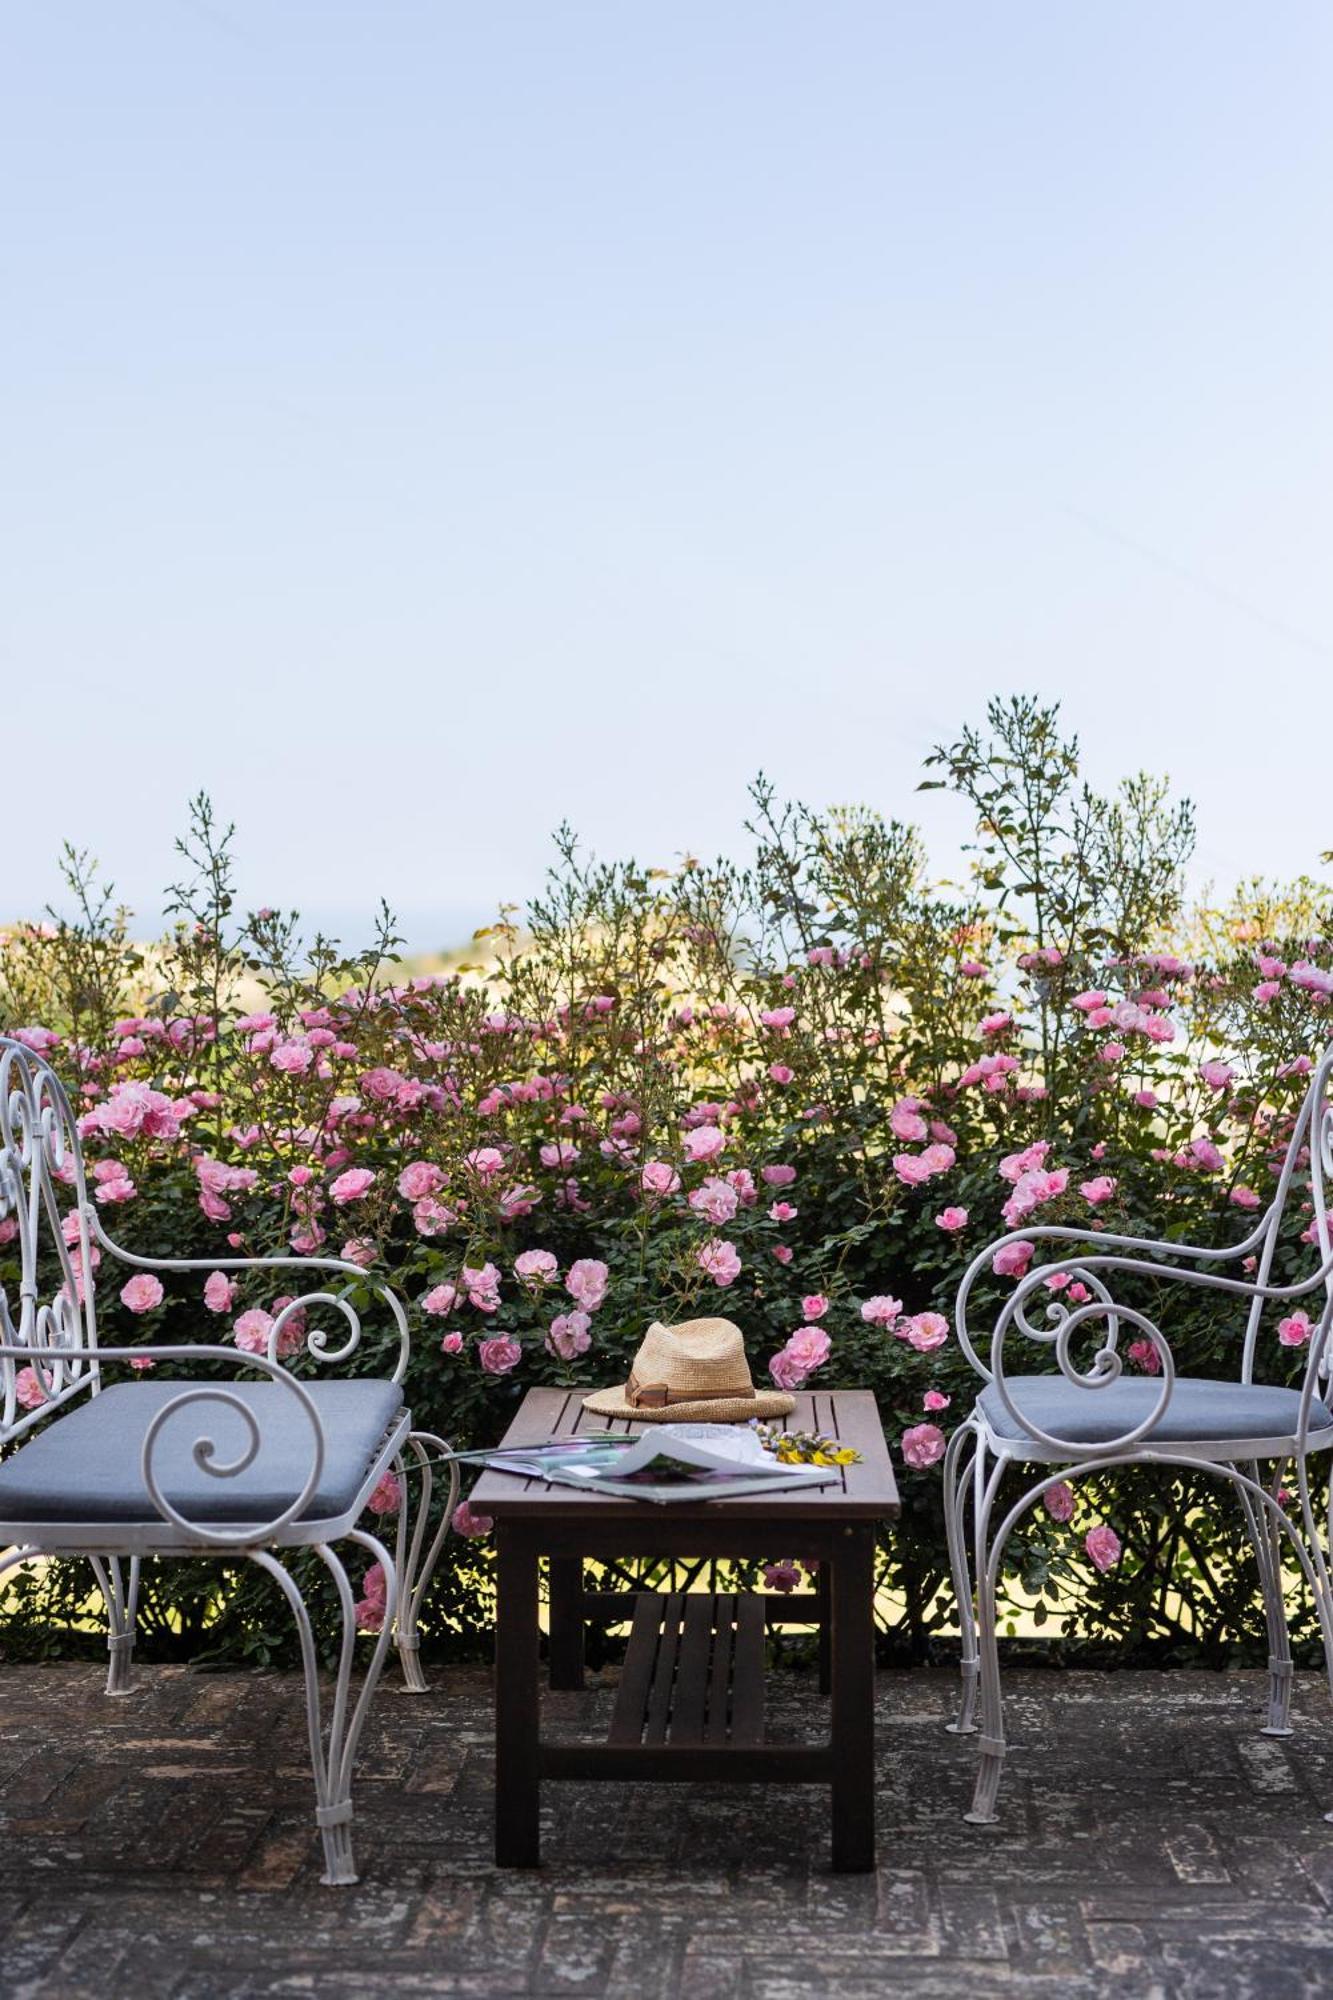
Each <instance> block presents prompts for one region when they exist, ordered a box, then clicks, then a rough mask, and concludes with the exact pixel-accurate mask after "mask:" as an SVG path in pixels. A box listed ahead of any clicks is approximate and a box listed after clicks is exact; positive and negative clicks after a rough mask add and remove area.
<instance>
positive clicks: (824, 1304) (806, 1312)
mask: <svg viewBox="0 0 1333 2000" xmlns="http://www.w3.org/2000/svg"><path fill="white" fill-rule="evenodd" d="M828 1309H829V1300H828V1299H826V1298H825V1296H824V1294H823V1293H822V1292H808V1293H807V1294H806V1296H805V1297H804V1298H803V1299H802V1300H801V1316H802V1318H803V1319H806V1320H815V1319H823V1317H824V1315H825V1314H826V1313H827V1311H828Z"/></svg>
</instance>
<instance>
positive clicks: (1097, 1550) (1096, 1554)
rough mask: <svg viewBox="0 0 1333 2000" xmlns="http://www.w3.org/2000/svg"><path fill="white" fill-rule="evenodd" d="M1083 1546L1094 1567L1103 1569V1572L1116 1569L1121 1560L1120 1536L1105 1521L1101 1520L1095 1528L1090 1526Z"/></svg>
mask: <svg viewBox="0 0 1333 2000" xmlns="http://www.w3.org/2000/svg"><path fill="white" fill-rule="evenodd" d="M1083 1546H1084V1548H1085V1549H1086V1550H1087V1552H1088V1555H1089V1557H1090V1558H1091V1561H1092V1564H1093V1567H1094V1568H1095V1569H1099V1570H1101V1571H1102V1573H1103V1574H1105V1572H1106V1571H1107V1570H1108V1569H1114V1568H1115V1566H1116V1564H1117V1563H1118V1562H1119V1560H1120V1556H1121V1548H1120V1537H1119V1535H1117V1533H1116V1531H1115V1529H1114V1528H1108V1527H1107V1526H1106V1524H1105V1522H1099V1523H1098V1525H1097V1526H1096V1527H1095V1528H1089V1530H1088V1532H1087V1534H1086V1535H1085V1536H1084V1537H1083Z"/></svg>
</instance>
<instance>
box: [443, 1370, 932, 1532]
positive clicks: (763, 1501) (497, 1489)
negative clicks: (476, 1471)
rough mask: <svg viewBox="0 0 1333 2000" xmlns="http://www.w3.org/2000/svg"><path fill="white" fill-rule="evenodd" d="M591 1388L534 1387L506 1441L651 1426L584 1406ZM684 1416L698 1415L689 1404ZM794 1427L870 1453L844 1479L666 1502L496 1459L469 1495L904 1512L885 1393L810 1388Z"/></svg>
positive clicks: (857, 1514) (480, 1505)
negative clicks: (549, 1476) (529, 1475)
mask: <svg viewBox="0 0 1333 2000" xmlns="http://www.w3.org/2000/svg"><path fill="white" fill-rule="evenodd" d="M583 1394H584V1392H583V1391H582V1390H570V1389H529V1391H528V1393H527V1395H526V1396H525V1397H524V1398H523V1401H522V1403H521V1404H520V1406H519V1409H518V1412H517V1414H516V1415H515V1417H514V1421H513V1423H512V1424H510V1426H509V1429H508V1430H507V1431H506V1432H505V1435H504V1439H503V1442H504V1443H505V1444H506V1445H531V1444H537V1443H539V1442H540V1441H541V1440H542V1439H543V1438H548V1437H566V1436H569V1435H571V1434H572V1433H574V1432H577V1431H588V1430H593V1431H606V1430H623V1431H642V1430H645V1429H647V1428H649V1426H647V1425H645V1424H641V1423H632V1422H628V1421H626V1420H624V1419H622V1418H616V1417H610V1418H608V1417H599V1416H595V1415H593V1414H591V1413H590V1412H588V1411H586V1410H585V1409H584V1407H583ZM680 1420H681V1421H682V1422H687V1421H688V1418H687V1417H686V1416H685V1415H684V1413H683V1412H682V1415H681V1419H680ZM784 1425H785V1428H787V1429H788V1430H796V1431H817V1432H818V1433H819V1434H820V1435H821V1436H824V1437H833V1438H837V1439H838V1441H839V1442H840V1443H842V1444H847V1445H851V1446H853V1447H854V1448H855V1449H856V1450H857V1451H859V1452H860V1454H861V1457H860V1461H859V1463H857V1464H856V1465H846V1466H841V1467H839V1469H838V1470H839V1477H838V1481H837V1483H836V1484H833V1483H830V1484H829V1485H827V1486H816V1487H812V1488H811V1487H807V1488H806V1489H805V1490H804V1491H802V1490H801V1489H800V1488H799V1487H786V1488H784V1489H783V1490H782V1491H781V1492H778V1493H769V1494H761V1495H759V1496H757V1497H752V1498H749V1499H744V1500H695V1501H679V1502H678V1501H671V1502H669V1503H668V1504H666V1505H665V1506H659V1505H655V1504H654V1503H652V1502H650V1501H644V1500H618V1499H611V1498H608V1497H607V1496H606V1495H604V1494H598V1493H582V1492H580V1491H579V1490H578V1488H577V1487H572V1486H553V1485H550V1484H548V1483H547V1481H545V1480H542V1479H519V1478H517V1477H516V1476H515V1475H514V1474H513V1473H512V1472H497V1471H494V1470H493V1469H492V1468H491V1467H490V1466H487V1467H485V1468H484V1469H483V1471H482V1475H481V1478H480V1479H479V1480H478V1481H477V1484H476V1486H475V1487H474V1489H473V1491H472V1492H471V1493H470V1494H469V1495H468V1499H469V1503H470V1504H471V1505H472V1506H473V1507H475V1508H476V1509H477V1511H478V1512H479V1513H483V1514H490V1515H492V1516H493V1517H495V1518H498V1519H507V1520H533V1519H542V1520H551V1521H554V1520H557V1519H564V1520H581V1521H585V1522H588V1523H589V1524H591V1522H592V1520H594V1519H595V1520H597V1521H599V1522H600V1521H607V1522H610V1521H613V1520H634V1521H639V1522H642V1521H644V1520H648V1519H652V1518H653V1517H658V1518H660V1519H663V1520H668V1519H669V1520H672V1521H682V1520H700V1521H702V1520H714V1521H716V1520H720V1519H726V1520H729V1521H742V1520H744V1521H767V1520H772V1521H775V1522H782V1521H787V1522H791V1523H793V1524H794V1523H796V1522H797V1521H806V1522H812V1521H819V1522H826V1521H830V1520H832V1519H837V1520H840V1521H867V1520H873V1521H891V1520H896V1519H897V1517H898V1512H899V1505H900V1503H899V1499H898V1487H897V1483H896V1482H895V1480H894V1477H893V1465H892V1463H891V1461H890V1458H889V1448H888V1445H887V1444H886V1443H885V1440H884V1431H883V1427H882V1426H881V1424H880V1420H879V1410H878V1409H877V1407H876V1404H875V1399H874V1397H873V1396H872V1395H871V1394H870V1392H869V1390H867V1389H832V1390H814V1391H810V1392H804V1393H802V1394H799V1395H798V1396H797V1397H796V1408H795V1409H794V1410H793V1411H792V1413H791V1415H790V1416H789V1417H787V1418H786V1419H785V1420H784Z"/></svg>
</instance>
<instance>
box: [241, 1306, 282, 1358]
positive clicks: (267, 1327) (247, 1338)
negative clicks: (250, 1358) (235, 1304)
mask: <svg viewBox="0 0 1333 2000" xmlns="http://www.w3.org/2000/svg"><path fill="white" fill-rule="evenodd" d="M272 1330H273V1315H272V1314H271V1313H266V1312H261V1310H260V1309H259V1307H258V1306H252V1307H251V1309H250V1311H249V1312H243V1313H242V1314H241V1316H240V1318H239V1319H238V1320H237V1322H236V1324H235V1326H234V1327H233V1328H232V1332H231V1337H232V1339H233V1340H234V1341H235V1343H236V1345H237V1347H239V1348H240V1349H241V1350H242V1352H243V1353H245V1354H267V1353H268V1337H269V1334H270V1333H271V1332H272Z"/></svg>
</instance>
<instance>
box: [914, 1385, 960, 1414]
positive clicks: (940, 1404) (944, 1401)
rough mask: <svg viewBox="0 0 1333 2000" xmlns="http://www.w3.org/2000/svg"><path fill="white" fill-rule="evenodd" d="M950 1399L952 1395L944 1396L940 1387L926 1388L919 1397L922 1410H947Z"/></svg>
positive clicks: (951, 1399)
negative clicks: (923, 1393)
mask: <svg viewBox="0 0 1333 2000" xmlns="http://www.w3.org/2000/svg"><path fill="white" fill-rule="evenodd" d="M952 1401H953V1398H952V1396H946V1395H945V1394H944V1392H943V1390H941V1389H927V1391H926V1393H925V1395H924V1396H923V1397H922V1398H921V1407H922V1409H923V1410H947V1409H948V1407H949V1405H950V1403H951V1402H952Z"/></svg>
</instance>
